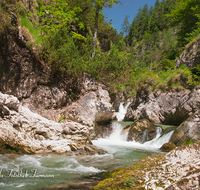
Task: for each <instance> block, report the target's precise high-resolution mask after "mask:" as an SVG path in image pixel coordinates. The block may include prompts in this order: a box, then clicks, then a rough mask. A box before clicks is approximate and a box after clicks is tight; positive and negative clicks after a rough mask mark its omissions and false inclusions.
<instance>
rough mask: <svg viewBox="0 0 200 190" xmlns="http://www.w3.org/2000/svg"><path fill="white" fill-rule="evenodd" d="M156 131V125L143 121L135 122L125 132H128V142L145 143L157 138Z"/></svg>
mask: <svg viewBox="0 0 200 190" xmlns="http://www.w3.org/2000/svg"><path fill="white" fill-rule="evenodd" d="M156 129H157V127H156V126H155V125H154V123H152V122H150V121H149V120H147V119H142V120H138V121H135V122H134V123H133V124H132V125H131V126H130V127H128V128H127V127H126V128H125V129H124V131H125V132H127V131H128V139H127V140H128V141H136V142H139V143H144V142H146V141H150V140H152V139H154V138H155V137H156ZM122 133H123V131H122Z"/></svg>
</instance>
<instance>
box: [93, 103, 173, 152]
mask: <svg viewBox="0 0 200 190" xmlns="http://www.w3.org/2000/svg"><path fill="white" fill-rule="evenodd" d="M129 105H130V102H127V103H124V102H122V103H120V106H119V112H116V116H117V119H118V121H123V119H124V117H125V115H126V112H127V109H128V106H129ZM112 126H113V129H114V130H113V132H112V134H111V135H110V136H109V137H107V138H101V139H97V140H94V141H92V142H93V144H94V145H96V146H98V147H100V148H102V149H105V150H107V151H108V152H112V153H114V152H116V151H117V150H118V149H121V148H122V147H123V148H132V149H143V150H152V151H155V150H158V149H159V148H160V147H161V146H162V145H163V144H164V143H167V142H169V140H170V138H171V136H172V134H173V131H171V132H169V133H167V134H164V135H162V129H161V128H160V127H157V129H156V137H155V138H154V139H153V140H151V141H147V142H145V143H143V144H140V143H139V142H136V141H127V137H128V132H126V133H124V134H123V135H122V134H121V132H122V130H123V126H122V125H121V124H120V123H119V122H116V121H114V122H112ZM146 132H147V131H146ZM161 135H162V136H161ZM146 136H147V134H145V133H144V135H143V137H144V139H146Z"/></svg>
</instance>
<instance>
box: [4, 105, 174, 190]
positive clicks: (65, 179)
mask: <svg viewBox="0 0 200 190" xmlns="http://www.w3.org/2000/svg"><path fill="white" fill-rule="evenodd" d="M128 106H129V104H126V106H124V105H123V103H121V104H120V107H119V112H117V113H116V115H117V118H118V122H116V121H114V122H112V125H113V128H114V132H113V133H112V134H111V135H110V136H109V137H107V138H101V139H97V140H93V141H92V143H93V144H94V145H95V146H97V147H99V148H101V149H104V150H106V151H107V153H106V154H104V155H93V156H75V155H74V156H69V155H67V154H61V155H59V154H36V155H11V154H10V155H9V154H1V155H0V190H1V189H2V190H13V189H20V190H32V189H33V190H35V189H44V188H46V187H54V186H62V185H64V184H67V183H70V182H76V181H77V180H79V179H81V178H82V177H87V176H90V175H93V174H96V173H99V172H102V171H109V170H114V169H116V168H119V167H128V166H130V165H133V164H134V163H135V162H137V161H138V160H139V159H141V158H143V157H145V156H148V155H152V154H154V155H157V154H163V153H162V152H160V151H159V148H160V147H161V146H162V144H164V143H166V142H168V141H169V139H170V137H171V135H172V133H173V131H171V132H169V133H168V134H165V135H163V136H161V129H160V128H159V127H158V128H157V135H156V138H155V139H153V140H151V141H148V142H145V143H144V144H140V143H137V142H134V141H131V142H130V141H129V142H128V141H126V138H127V135H128V134H127V133H125V134H123V135H121V131H122V129H123V126H122V125H121V124H120V122H119V121H122V120H123V118H124V116H125V114H126V111H127V108H128Z"/></svg>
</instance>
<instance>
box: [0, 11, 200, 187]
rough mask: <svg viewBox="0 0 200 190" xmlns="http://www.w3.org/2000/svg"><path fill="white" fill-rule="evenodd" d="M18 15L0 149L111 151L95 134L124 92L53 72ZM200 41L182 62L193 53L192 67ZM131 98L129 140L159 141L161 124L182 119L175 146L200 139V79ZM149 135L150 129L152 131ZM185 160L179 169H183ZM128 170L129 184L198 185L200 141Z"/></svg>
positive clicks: (0, 117) (0, 83)
mask: <svg viewBox="0 0 200 190" xmlns="http://www.w3.org/2000/svg"><path fill="white" fill-rule="evenodd" d="M11 19H12V23H13V26H14V27H15V28H14V29H13V30H10V29H8V30H7V31H6V33H4V34H3V35H1V38H0V43H1V46H0V52H1V54H0V151H1V153H19V154H25V153H26V154H33V153H51V152H56V153H69V154H72V153H75V154H76V155H85V154H96V153H99V154H103V153H104V151H102V150H99V149H97V148H96V147H95V146H93V145H92V143H91V140H93V139H97V138H100V137H105V136H108V135H109V134H110V133H112V130H113V129H112V125H111V121H112V120H115V119H116V118H115V111H116V109H117V107H118V106H116V105H119V103H120V101H121V99H118V100H117V99H113V98H112V99H111V98H110V94H109V89H108V87H107V86H106V85H105V84H103V83H101V82H97V81H96V80H95V79H94V78H91V77H89V76H88V75H87V74H85V75H84V76H83V77H71V76H67V75H66V76H64V77H61V73H59V71H51V70H50V68H49V67H50V66H49V65H48V64H46V63H44V62H43V61H41V60H40V59H38V58H37V57H36V56H35V55H34V53H33V52H32V51H31V50H30V49H28V48H27V47H26V36H25V34H24V33H23V30H22V28H20V27H19V26H18V21H17V18H16V16H15V15H14V14H12V17H11ZM197 47H199V42H197V43H195V44H193V46H191V49H190V51H191V52H192V54H191V57H188V54H186V53H183V54H182V55H181V56H180V57H179V60H178V61H177V67H179V66H180V65H181V64H182V63H188V66H190V63H191V60H193V62H195V63H192V65H193V66H194V65H197V64H199V62H198V59H194V57H198V56H199V52H198V51H196V50H198V48H197ZM186 56H187V59H186ZM181 60H182V62H181ZM186 60H187V62H186ZM119 96H120V95H119ZM125 101H129V102H130V106H129V108H128V111H127V113H126V115H125V121H134V123H133V124H131V125H128V126H126V127H125V129H124V130H126V132H127V131H128V132H129V135H128V140H129V141H133V140H135V141H137V142H140V143H145V142H146V141H148V140H152V139H153V138H155V136H156V127H157V125H155V124H158V125H160V124H161V125H173V126H176V127H175V128H176V129H175V131H174V133H173V135H172V137H171V139H170V143H172V144H173V145H175V146H181V145H182V144H184V143H187V142H188V141H190V142H193V143H194V142H198V141H199V140H200V132H199V131H200V130H199V127H200V87H199V86H197V87H195V88H193V89H181V90H177V91H168V92H163V91H154V92H150V93H149V92H146V91H145V90H144V91H142V92H140V93H138V94H137V95H136V96H135V97H133V98H131V99H126V100H125ZM114 108H115V109H114ZM163 133H164V130H163ZM144 134H147V135H146V136H145V138H143V137H144ZM175 146H173V148H174V147H175ZM185 152H187V154H185ZM184 154H185V156H184ZM154 162H155V163H156V164H155V165H153V164H152V163H154ZM140 163H142V164H141V165H140ZM148 165H152V168H148ZM183 165H184V168H183V173H182V174H180V172H179V171H178V169H179V168H181V167H182V166H183ZM166 166H167V167H166ZM133 167H135V166H133ZM141 168H142V169H144V171H145V172H146V174H144V173H142V174H141V176H140V175H139V174H138V175H135V174H133V173H131V174H130V173H129V174H128V172H126V170H127V171H134V172H139V171H141ZM145 168H146V169H145ZM174 168H175V169H176V170H177V171H178V174H177V175H176V176H174V175H173V172H172V171H173V170H174ZM121 171H123V172H126V173H127V176H126V178H124V179H126V180H125V181H123V182H121V184H120V185H122V186H123V187H124V188H125V189H130V188H133V187H135V186H137V185H138V187H139V186H141V189H142V188H143V189H148V188H149V187H151V188H152V189H164V188H165V189H175V188H176V187H177V186H180V185H179V184H186V183H187V186H188V188H190V189H197V188H196V187H197V186H198V185H199V144H196V145H193V146H190V147H189V148H188V147H185V148H182V147H180V148H176V149H175V150H173V151H172V152H170V153H168V154H167V155H166V156H165V157H161V158H157V157H148V158H145V159H144V160H141V161H140V162H139V163H138V165H136V168H134V169H133V168H128V169H124V170H121ZM150 172H153V173H154V174H155V173H159V174H160V176H161V177H159V176H154V175H153V174H152V173H151V175H150ZM143 174H144V175H143ZM147 174H148V175H147ZM168 174H169V175H168ZM121 175H122V174H121V173H120V172H119V173H117V175H114V176H112V178H108V179H107V181H108V183H107V185H105V186H103V187H101V184H100V185H99V187H94V189H101V188H104V189H106V188H107V189H109V188H115V187H113V184H114V183H115V184H117V179H120V176H121ZM163 175H168V178H167V179H166V178H162V176H163ZM114 177H115V179H114ZM139 178H140V179H139ZM141 179H142V180H141ZM113 180H114V183H113V182H112V181H113ZM102 183H104V182H102ZM170 183H173V184H172V185H170ZM124 184H125V185H124ZM158 184H159V185H158ZM122 186H120V188H121V189H122ZM157 186H159V187H157ZM198 187H199V186H198Z"/></svg>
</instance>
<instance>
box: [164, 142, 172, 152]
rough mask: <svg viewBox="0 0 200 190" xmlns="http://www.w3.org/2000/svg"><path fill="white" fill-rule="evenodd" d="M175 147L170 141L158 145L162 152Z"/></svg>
mask: <svg viewBox="0 0 200 190" xmlns="http://www.w3.org/2000/svg"><path fill="white" fill-rule="evenodd" d="M175 148H176V145H175V144H174V143H172V142H168V143H165V144H163V145H162V146H161V147H160V150H161V151H163V152H169V151H171V150H173V149H175Z"/></svg>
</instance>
